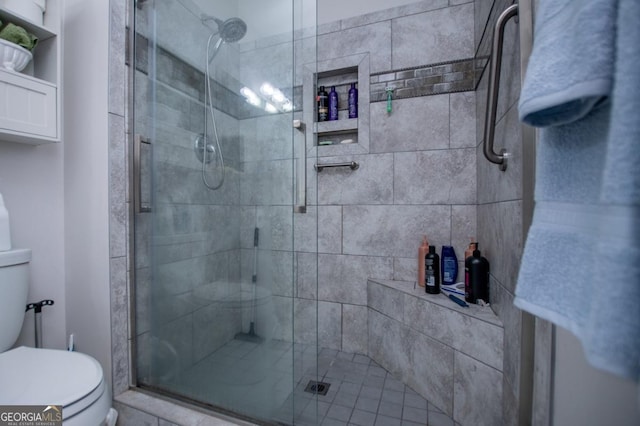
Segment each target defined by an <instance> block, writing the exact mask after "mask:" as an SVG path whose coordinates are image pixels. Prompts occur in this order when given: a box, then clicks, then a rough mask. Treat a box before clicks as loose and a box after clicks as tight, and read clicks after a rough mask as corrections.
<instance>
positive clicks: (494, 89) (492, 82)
mask: <svg viewBox="0 0 640 426" xmlns="http://www.w3.org/2000/svg"><path fill="white" fill-rule="evenodd" d="M517 14H518V5H517V4H514V5H511V6H509V7H508V8H506V9H505V11H504V12H502V14H500V17H498V21H497V22H496V26H495V29H494V31H493V49H492V51H491V66H490V68H489V89H488V92H487V93H488V95H487V111H486V115H485V121H484V146H483V148H484V149H483V151H484V156H485V157H486V159H487V160H489V161H490V162H492V163H494V164H499V165H500V170H502V171H503V172H504V171H505V170H507V157H508V154H507V150H506V149H504V148H503V149H502V150H500V154H496V153H495V152H494V150H493V142H494V139H495V126H496V114H497V109H498V93H499V90H500V68H501V66H502V44H503V41H504V27H505V25H506V24H507V21H509V19H511V18H513V17H514V16H516V15H517Z"/></svg>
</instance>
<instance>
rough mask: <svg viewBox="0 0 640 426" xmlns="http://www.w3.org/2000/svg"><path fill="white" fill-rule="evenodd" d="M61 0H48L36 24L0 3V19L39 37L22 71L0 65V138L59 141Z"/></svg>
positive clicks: (30, 142)
mask: <svg viewBox="0 0 640 426" xmlns="http://www.w3.org/2000/svg"><path fill="white" fill-rule="evenodd" d="M60 3H61V2H60V1H58V0H49V1H48V2H47V11H46V13H45V14H44V24H43V25H38V24H36V23H33V22H31V21H29V20H27V19H25V18H23V17H22V16H20V15H17V14H15V13H13V12H12V11H10V10H7V9H5V8H3V7H0V20H1V21H2V22H3V23H6V22H12V23H14V24H16V25H20V26H22V27H23V28H24V29H26V30H27V31H28V32H30V33H33V34H35V35H36V36H37V37H38V45H37V46H36V48H35V49H34V50H33V52H32V53H33V60H32V61H31V62H30V63H29V65H27V67H26V68H25V69H24V70H23V71H22V72H13V71H7V70H4V69H0V142H1V141H9V142H20V143H27V144H32V145H40V144H45V143H52V142H60V140H61V137H62V135H61V129H62V125H61V123H62V121H61V118H62V103H61V90H60V89H61V88H60V83H61V81H62V72H61V63H62V58H61V57H60V55H61V51H62V49H61V41H62V40H61V37H60V28H61V15H60Z"/></svg>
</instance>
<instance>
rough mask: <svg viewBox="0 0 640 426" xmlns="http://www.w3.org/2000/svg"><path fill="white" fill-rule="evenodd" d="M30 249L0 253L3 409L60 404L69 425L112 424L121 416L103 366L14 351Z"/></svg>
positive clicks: (73, 357) (59, 354)
mask: <svg viewBox="0 0 640 426" xmlns="http://www.w3.org/2000/svg"><path fill="white" fill-rule="evenodd" d="M30 260H31V250H28V249H17V250H9V251H3V252H0V406H4V405H61V406H62V418H63V424H64V425H65V426H76V425H78V426H89V425H109V426H113V425H114V424H115V421H116V418H117V412H116V411H115V410H114V409H113V408H112V407H111V392H110V390H109V387H108V385H107V383H106V382H105V380H104V375H103V372H102V367H101V366H100V364H99V363H98V361H96V360H95V359H93V358H92V357H90V356H88V355H85V354H82V353H79V352H69V351H63V350H53V349H41V348H29V347H24V346H21V347H18V348H14V349H10V348H11V347H12V346H13V345H14V343H15V341H16V339H17V338H18V335H19V334H20V330H21V328H22V322H23V320H24V316H25V306H26V304H27V294H28V289H29V261H30Z"/></svg>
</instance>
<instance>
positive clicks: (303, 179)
mask: <svg viewBox="0 0 640 426" xmlns="http://www.w3.org/2000/svg"><path fill="white" fill-rule="evenodd" d="M293 128H294V129H296V130H298V131H299V132H301V133H302V135H303V136H304V137H303V138H302V148H301V150H300V155H299V158H297V161H296V163H295V164H296V167H295V174H296V180H295V182H296V185H295V186H296V187H295V197H296V200H295V204H294V206H293V212H294V213H306V212H307V126H305V124H304V123H303V122H302V121H300V120H293ZM294 139H295V135H294ZM294 157H295V149H294Z"/></svg>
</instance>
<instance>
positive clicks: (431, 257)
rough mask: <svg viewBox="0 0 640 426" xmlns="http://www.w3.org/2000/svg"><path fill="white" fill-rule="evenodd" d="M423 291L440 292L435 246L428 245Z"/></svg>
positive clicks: (437, 258) (438, 263) (438, 262)
mask: <svg viewBox="0 0 640 426" xmlns="http://www.w3.org/2000/svg"><path fill="white" fill-rule="evenodd" d="M424 266H425V286H424V290H425V292H427V293H429V294H438V293H440V256H438V254H437V253H436V246H429V253H427V256H426V257H425V261H424Z"/></svg>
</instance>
